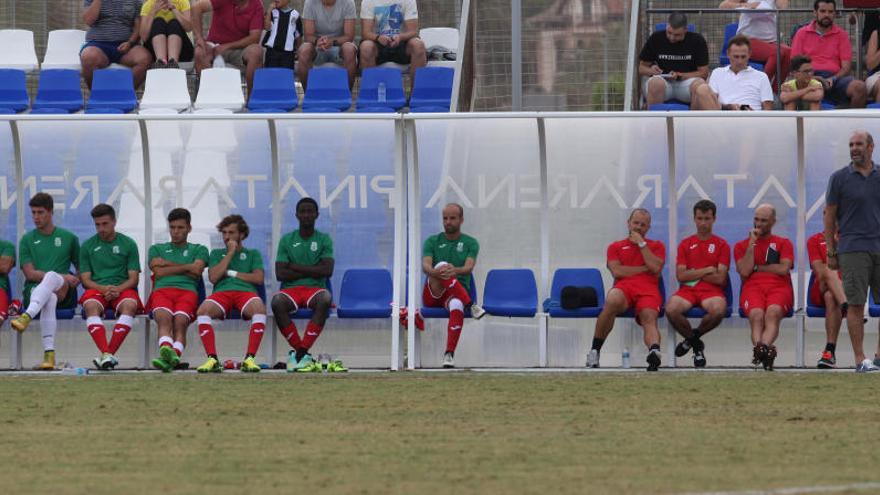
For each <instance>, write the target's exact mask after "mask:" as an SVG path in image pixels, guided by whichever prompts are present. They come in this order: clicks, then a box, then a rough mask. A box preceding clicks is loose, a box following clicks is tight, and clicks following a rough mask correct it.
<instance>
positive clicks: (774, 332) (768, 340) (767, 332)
mask: <svg viewBox="0 0 880 495" xmlns="http://www.w3.org/2000/svg"><path fill="white" fill-rule="evenodd" d="M783 316H785V312H784V311H783V310H782V307H780V306H777V305H775V304H771V305H770V306H769V307H768V308H767V312H766V313H765V314H764V332H763V333H762V334H761V342H763V343H765V344H767V345H768V346H770V345H773V343H774V342H776V338H777V337H779V324H780V322H781V321H782V317H783Z"/></svg>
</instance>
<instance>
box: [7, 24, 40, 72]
mask: <svg viewBox="0 0 880 495" xmlns="http://www.w3.org/2000/svg"><path fill="white" fill-rule="evenodd" d="M0 46H2V47H3V49H2V50H0V68H4V69H19V70H23V71H26V72H32V71H35V70H37V69H38V68H39V67H40V63H39V61H37V51H36V49H35V48H34V33H33V31H26V30H24V29H0Z"/></svg>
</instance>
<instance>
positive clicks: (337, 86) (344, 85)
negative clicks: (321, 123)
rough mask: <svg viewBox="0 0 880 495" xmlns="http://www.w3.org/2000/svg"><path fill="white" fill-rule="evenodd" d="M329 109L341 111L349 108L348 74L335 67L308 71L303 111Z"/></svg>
mask: <svg viewBox="0 0 880 495" xmlns="http://www.w3.org/2000/svg"><path fill="white" fill-rule="evenodd" d="M325 106H326V107H330V108H337V109H341V110H345V109H348V107H350V106H351V91H350V90H349V89H348V73H347V72H346V71H345V69H339V68H336V67H321V68H316V69H312V70H310V71H309V85H308V88H307V89H306V95H305V97H304V98H303V109H308V108H311V107H325Z"/></svg>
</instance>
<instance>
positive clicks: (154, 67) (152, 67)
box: [150, 60, 168, 69]
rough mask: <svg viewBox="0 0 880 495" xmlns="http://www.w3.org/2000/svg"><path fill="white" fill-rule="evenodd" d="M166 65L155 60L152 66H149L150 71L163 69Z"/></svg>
mask: <svg viewBox="0 0 880 495" xmlns="http://www.w3.org/2000/svg"><path fill="white" fill-rule="evenodd" d="M167 67H168V65H167V64H165V62H163V61H162V60H156V61H155V62H153V65H151V66H150V68H151V69H165V68H167Z"/></svg>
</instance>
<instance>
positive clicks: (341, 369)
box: [327, 359, 348, 373]
mask: <svg viewBox="0 0 880 495" xmlns="http://www.w3.org/2000/svg"><path fill="white" fill-rule="evenodd" d="M347 371H348V368H346V367H345V366H343V365H342V361H340V360H338V359H334V360H333V361H330V362H329V363H327V373H345V372H347Z"/></svg>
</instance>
